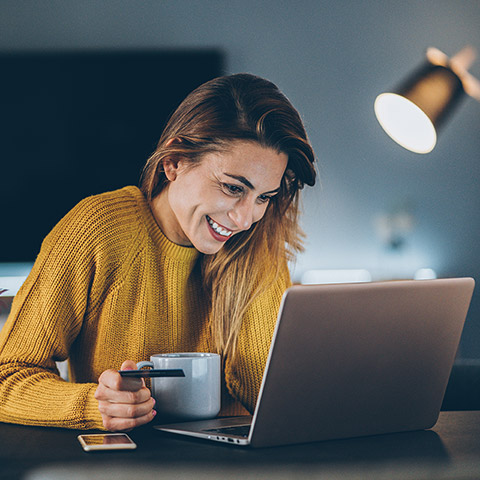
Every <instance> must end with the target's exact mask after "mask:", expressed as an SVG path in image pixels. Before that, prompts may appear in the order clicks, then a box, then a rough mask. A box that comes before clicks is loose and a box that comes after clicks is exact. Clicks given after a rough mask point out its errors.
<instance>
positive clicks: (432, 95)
mask: <svg viewBox="0 0 480 480" xmlns="http://www.w3.org/2000/svg"><path fill="white" fill-rule="evenodd" d="M475 56H476V53H475V50H474V49H473V47H471V46H466V47H464V48H463V49H462V50H460V51H459V52H458V53H457V54H456V55H454V56H453V57H452V58H448V57H447V55H445V54H444V53H443V52H441V51H440V50H438V49H437V48H428V49H427V53H426V61H425V62H424V63H423V64H422V65H421V66H420V67H419V68H418V69H417V70H416V71H415V72H413V74H412V75H410V76H409V77H408V78H407V79H406V80H405V81H404V82H402V83H401V84H400V85H399V86H398V87H397V88H396V89H394V90H392V91H391V92H385V93H382V94H380V95H379V96H378V97H377V98H376V100H375V105H374V109H375V115H376V116H377V120H378V122H379V123H380V125H381V126H382V128H383V129H384V130H385V132H386V133H387V134H388V135H389V136H390V137H391V138H392V139H393V140H395V141H396V142H397V143H398V144H400V145H401V146H402V147H404V148H406V149H407V150H410V151H412V152H415V153H429V152H431V151H432V150H433V148H434V147H435V144H436V143H437V131H438V128H439V127H441V126H442V124H443V123H444V121H445V119H446V118H447V117H448V116H449V114H450V113H451V112H452V111H453V109H454V108H455V107H456V106H457V105H458V103H459V102H460V100H461V99H462V98H463V97H464V96H465V94H467V95H469V96H471V97H473V98H475V99H476V100H478V101H480V82H479V81H478V80H477V79H476V78H474V77H473V76H472V75H471V74H470V73H469V72H468V68H469V67H470V66H471V64H472V63H473V61H474V60H475Z"/></svg>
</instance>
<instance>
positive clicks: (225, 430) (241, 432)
mask: <svg viewBox="0 0 480 480" xmlns="http://www.w3.org/2000/svg"><path fill="white" fill-rule="evenodd" d="M204 432H208V433H220V434H221V435H226V436H229V435H235V436H236V437H243V438H247V437H248V434H249V432H250V425H238V426H236V427H221V428H212V429H211V430H204Z"/></svg>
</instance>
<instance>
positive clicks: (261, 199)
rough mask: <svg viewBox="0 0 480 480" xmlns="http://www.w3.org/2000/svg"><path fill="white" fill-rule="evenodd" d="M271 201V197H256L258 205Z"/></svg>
mask: <svg viewBox="0 0 480 480" xmlns="http://www.w3.org/2000/svg"><path fill="white" fill-rule="evenodd" d="M271 199H272V197H271V196H269V195H259V196H258V201H259V202H260V203H267V202H269V201H270V200H271Z"/></svg>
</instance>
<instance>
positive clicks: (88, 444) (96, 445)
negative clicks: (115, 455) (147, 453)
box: [77, 433, 137, 452]
mask: <svg viewBox="0 0 480 480" xmlns="http://www.w3.org/2000/svg"><path fill="white" fill-rule="evenodd" d="M77 438H78V441H79V442H80V444H81V445H82V447H83V449H84V450H85V451H86V452H91V451H94V450H125V449H127V450H131V449H134V448H137V444H136V443H135V442H134V441H133V440H132V439H131V438H130V437H129V436H128V435H127V434H125V433H94V434H90V435H78V437H77Z"/></svg>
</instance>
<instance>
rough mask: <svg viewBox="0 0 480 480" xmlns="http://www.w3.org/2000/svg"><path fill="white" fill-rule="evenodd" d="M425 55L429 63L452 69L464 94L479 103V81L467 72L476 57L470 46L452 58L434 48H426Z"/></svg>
mask: <svg viewBox="0 0 480 480" xmlns="http://www.w3.org/2000/svg"><path fill="white" fill-rule="evenodd" d="M426 55H427V59H428V61H429V62H430V63H432V64H434V65H440V66H442V67H447V68H450V69H452V71H453V72H454V73H455V74H456V75H457V76H458V78H460V80H461V82H462V86H463V89H464V90H465V93H466V94H467V95H469V96H470V97H472V98H474V99H475V100H477V101H479V102H480V81H479V80H478V79H476V78H475V77H474V76H473V75H472V74H470V73H469V72H468V69H469V68H470V67H471V65H472V64H473V62H474V61H475V58H476V56H477V53H476V51H475V49H474V48H473V47H472V46H471V45H467V46H465V47H463V48H462V49H461V50H460V51H459V52H457V53H456V54H455V55H454V56H453V57H452V58H448V57H447V55H445V54H444V53H443V52H441V51H440V50H439V49H438V48H435V47H430V48H428V49H427V53H426Z"/></svg>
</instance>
